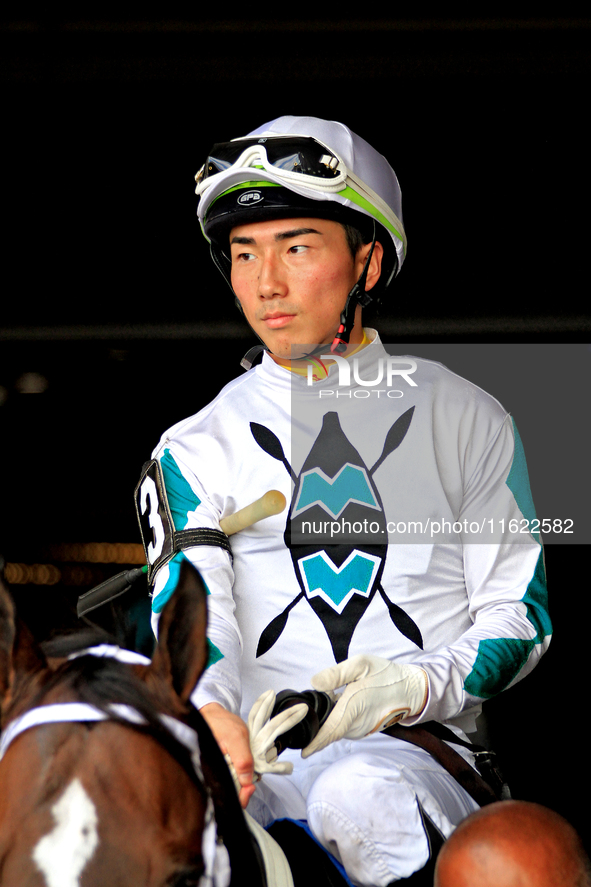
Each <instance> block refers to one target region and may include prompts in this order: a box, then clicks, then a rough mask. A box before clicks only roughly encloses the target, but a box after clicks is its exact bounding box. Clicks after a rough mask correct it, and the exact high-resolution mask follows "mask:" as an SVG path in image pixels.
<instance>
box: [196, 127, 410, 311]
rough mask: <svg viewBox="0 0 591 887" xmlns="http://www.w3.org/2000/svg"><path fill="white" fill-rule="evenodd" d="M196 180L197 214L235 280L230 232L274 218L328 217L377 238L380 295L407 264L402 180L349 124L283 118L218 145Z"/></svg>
mask: <svg viewBox="0 0 591 887" xmlns="http://www.w3.org/2000/svg"><path fill="white" fill-rule="evenodd" d="M195 181H196V182H197V187H196V189H195V193H196V194H197V195H198V196H199V205H198V209H197V216H198V218H199V222H200V224H201V228H202V231H203V233H204V235H205V237H206V239H207V240H208V241H209V243H210V247H211V252H212V256H213V258H214V261H215V262H216V264H217V266H218V267H219V269H220V270H221V271H222V273H223V274H224V276H225V277H226V280H228V282H230V276H229V275H230V256H229V252H230V250H229V237H228V235H229V233H230V230H231V229H232V228H233V227H235V226H237V225H241V224H246V223H249V222H254V221H264V220H268V219H273V218H276V219H279V218H290V217H291V218H296V217H301V216H306V217H312V218H329V219H333V220H335V221H340V222H342V223H343V224H349V225H352V226H354V227H356V228H358V229H359V230H360V231H361V232H362V234H363V236H364V238H365V241H366V242H368V241H370V240H372V238H373V237H374V236H375V237H377V239H378V240H379V241H380V242H381V243H382V246H383V247H384V260H383V263H382V267H383V271H382V277H381V280H380V286H379V289H380V290H381V289H384V288H385V287H387V286H388V284H389V283H390V282H391V281H392V279H393V278H394V277H395V275H396V274H397V273H398V272H399V270H400V268H401V266H402V263H403V261H404V258H405V255H406V235H405V233H404V226H403V224H402V209H401V193H400V186H399V184H398V179H397V178H396V174H395V172H394V170H393V169H392V167H391V166H390V164H389V163H388V161H387V160H386V158H385V157H383V156H382V154H380V153H378V152H377V151H376V150H375V149H374V148H372V147H371V145H370V144H368V142H366V141H365V140H364V139H362V138H360V137H359V136H358V135H356V134H355V133H354V132H351V130H350V129H349V128H348V127H346V126H344V125H343V124H342V123H338V122H336V121H333V120H321V119H319V118H318V117H279V118H277V120H272V121H271V122H270V123H265V124H263V125H262V126H260V127H258V128H257V129H255V130H253V131H252V132H250V133H249V134H248V135H247V136H244V137H242V138H238V139H233V140H232V141H230V142H224V143H219V144H216V145H214V146H213V148H212V149H211V151H210V154H209V156H208V158H207V160H206V162H205V164H204V165H203V166H202V167H201V169H200V170H199V172H198V173H197V175H196V176H195ZM374 289H376V294H377V289H378V288H374ZM367 295H368V298H367V300H366V301H367V302H368V301H370V298H369V296H370V294H367Z"/></svg>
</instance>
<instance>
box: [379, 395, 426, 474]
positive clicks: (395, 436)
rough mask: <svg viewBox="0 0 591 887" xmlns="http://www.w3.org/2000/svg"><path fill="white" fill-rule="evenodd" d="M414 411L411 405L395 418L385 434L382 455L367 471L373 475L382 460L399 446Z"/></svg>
mask: <svg viewBox="0 0 591 887" xmlns="http://www.w3.org/2000/svg"><path fill="white" fill-rule="evenodd" d="M414 411H415V408H414V407H411V408H410V410H407V411H406V413H403V414H402V416H400V417H399V418H398V419H396V421H395V422H394V424H393V425H392V427H391V428H390V430H389V432H388V433H387V435H386V440H385V441H384V449H383V450H382V455H381V456H380V458H379V459H378V461H377V462H376V464H375V465H374V467H373V468H372V469H371V470H370V472H369V473H370V474H371V475H373V474H374V473H375V472H376V471H377V470H378V468H379V467H380V465H381V464H382V462H383V461H384V460H385V459H387V458H388V456H389V455H390V453H393V452H394V450H396V449H397V448H398V447H399V446H400V444H401V443H402V441H403V440H404V438H405V436H406V432H407V431H408V429H409V426H410V423H411V421H412V417H413V413H414Z"/></svg>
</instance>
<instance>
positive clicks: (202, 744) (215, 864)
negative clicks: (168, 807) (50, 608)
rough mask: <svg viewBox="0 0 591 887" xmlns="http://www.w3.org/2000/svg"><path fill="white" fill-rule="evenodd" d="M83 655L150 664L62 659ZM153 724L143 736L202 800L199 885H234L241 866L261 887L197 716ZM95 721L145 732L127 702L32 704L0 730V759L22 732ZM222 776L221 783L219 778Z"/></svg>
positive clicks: (115, 654)
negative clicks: (193, 786)
mask: <svg viewBox="0 0 591 887" xmlns="http://www.w3.org/2000/svg"><path fill="white" fill-rule="evenodd" d="M85 655H91V656H99V657H103V656H106V657H109V658H113V659H117V660H119V661H122V662H125V663H127V664H141V665H149V664H150V661H151V660H150V659H147V658H146V657H145V656H142V655H141V654H139V653H134V652H132V651H129V650H124V649H121V648H119V647H117V646H115V645H110V644H101V645H99V646H96V647H89V648H86V649H83V650H79V651H76V652H75V653H73V654H71V655H70V656H69V657H68V658H69V659H74V658H78V657H80V656H85ZM158 720H159V722H160V723H161V725H162V726H163V728H164V730H163V731H162V735H159V734H157V733H156V731H155V730H151V731H150V730H149V729H148V731H147V732H149V733H150V735H152V736H153V737H154V738H155V739H156V740H159V741H160V743H161V744H162V745H164V747H165V748H166V750H167V751H168V752H169V753H170V754H171V755H172V756H173V758H174V759H175V760H176V761H177V763H179V764H180V765H181V766H182V767H183V769H184V770H185V771H186V772H187V773H188V775H189V776H190V777H191V778H192V779H193V781H194V782H195V784H196V785H197V786H198V788H199V789H200V791H201V792H202V794H203V796H204V798H205V799H206V810H205V827H204V830H203V835H202V855H203V862H204V866H205V872H204V881H203V883H204V884H207V885H212V887H228V885H230V884H232V885H235V884H236V883H237V882H236V880H235V879H232V872H233V871H234V872H235V873H238V872H240V870H241V867H242V865H243V864H244V863H245V862H246V863H247V865H246V868H245V869H243V870H245V871H249V870H250V873H251V874H252V875H253V876H254V885H255V887H264V876H261V878H262V879H261V882H260V884H257V880H256V872H257V870H258V866H259V860H258V859H257V858H256V853H255V851H254V848H253V842H252V839H251V838H250V835H249V833H248V830H247V828H246V825H245V824H244V820H243V817H242V812H241V808H240V804H239V802H238V799H237V797H236V791H235V788H234V785H233V783H232V779H231V776H230V774H229V772H228V770H227V765H226V763H225V761H224V759H223V756H222V754H221V752H220V750H219V748H218V746H217V744H216V742H215V740H214V739H213V736H212V735H211V732H210V731H209V729H208V728H207V725H206V723H205V721H204V720H203V718H202V716H201V715H200V714H199V712H198V711H197V710H196V709H195V708H191V709H190V710H189V713H188V716H187V718H186V721H182V720H179V719H178V718H175V717H172V716H171V715H167V714H159V715H158ZM101 721H116V722H118V723H123V724H126V725H128V726H129V727H132V728H135V729H143V730H145V729H146V728H149V725H148V722H147V720H146V719H145V717H144V716H143V715H142V714H141V713H140V712H139V711H137V710H136V709H135V708H133V706H131V705H127V704H122V703H110V704H109V705H107V706H105V708H104V709H103V708H99V707H98V706H95V705H92V704H90V703H87V702H62V703H54V704H47V705H38V706H36V707H35V708H31V709H29V710H27V711H26V712H24V713H23V714H22V715H20V716H18V717H17V718H15V719H14V720H12V721H10V722H9V724H8V725H7V727H6V729H5V730H4V731H3V732H2V734H1V736H0V760H2V758H3V757H4V755H5V754H6V752H7V750H8V748H9V747H10V746H11V745H12V743H13V742H14V741H15V739H16V738H17V737H18V736H20V735H21V734H22V733H24V732H25V731H27V730H30V729H33V728H35V727H38V726H42V725H47V724H58V723H96V722H101ZM164 737H168V738H169V739H170V740H171V741H170V742H169V741H167V742H166V743H164V742H163V741H162V740H163V738H164ZM216 752H217V754H216ZM188 760H189V761H190V764H189V763H188ZM226 774H227V778H228V779H227V780H226V779H225V778H224V777H225V775H226ZM228 780H229V784H228ZM225 808H228V809H225ZM249 849H250V854H251V856H252V857H253V860H252V866H249V865H248V862H247V860H246V859H245V858H244V857H245V854H247V853H248V850H249ZM250 880H252V878H249V882H250Z"/></svg>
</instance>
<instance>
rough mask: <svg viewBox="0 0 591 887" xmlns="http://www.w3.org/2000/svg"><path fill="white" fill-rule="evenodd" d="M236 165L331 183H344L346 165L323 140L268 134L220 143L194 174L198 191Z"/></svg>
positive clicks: (295, 178)
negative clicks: (214, 177)
mask: <svg viewBox="0 0 591 887" xmlns="http://www.w3.org/2000/svg"><path fill="white" fill-rule="evenodd" d="M232 167H235V168H247V167H259V168H262V169H266V170H268V171H269V172H273V171H275V172H280V173H281V175H282V177H283V176H284V177H286V178H294V180H296V181H301V182H302V183H303V182H304V181H307V182H314V181H315V180H318V179H323V180H325V182H326V183H328V182H330V184H331V185H341V184H342V185H343V186H344V183H345V180H346V177H347V167H346V166H345V164H344V162H343V161H342V159H341V158H340V157H339V156H338V154H335V152H334V151H332V150H331V149H330V148H328V147H327V146H326V145H323V144H322V142H319V141H317V140H316V139H313V138H310V137H308V136H275V137H274V136H267V137H257V138H243V139H234V140H233V141H231V142H219V143H218V144H216V145H214V146H213V148H212V149H211V151H210V153H209V155H208V157H207V160H206V161H205V163H204V164H203V166H202V167H201V169H200V170H199V172H198V173H197V175H196V176H195V182H196V183H197V187H196V188H195V193H196V194H202V193H203V191H205V190H206V189H207V188H208V187H209V185H210V184H212V182H211V181H210V180H211V178H212V177H213V176H216V175H218V173H222V172H226V171H227V170H229V169H231V168H232Z"/></svg>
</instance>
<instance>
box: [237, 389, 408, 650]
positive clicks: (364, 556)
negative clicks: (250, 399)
mask: <svg viewBox="0 0 591 887" xmlns="http://www.w3.org/2000/svg"><path fill="white" fill-rule="evenodd" d="M413 412H414V407H412V408H411V409H409V410H407V411H406V412H405V413H404V414H403V415H402V416H400V417H399V418H398V419H397V420H396V422H395V423H394V424H393V425H392V427H391V428H390V430H389V431H388V434H387V435H386V440H385V442H384V447H383V450H382V454H381V456H380V458H379V459H378V461H377V462H376V463H375V465H374V466H373V468H372V469H371V471H370V470H368V469H367V467H366V466H365V463H364V461H363V459H362V458H361V456H360V454H359V453H358V451H357V450H356V449H355V447H354V446H353V445H352V444H351V442H350V441H349V440H348V439H347V437H346V436H345V434H344V433H343V430H342V428H341V425H340V421H339V417H338V414H337V413H336V412H329V413H326V415H325V416H324V419H323V423H322V428H321V430H320V432H319V434H318V437H317V438H316V441H315V442H314V444H313V446H312V449H311V450H310V452H309V454H308V456H307V458H306V460H305V462H304V465H303V466H302V470H301V472H300V475H299V477H298V476H296V474H295V472H294V471H293V469H292V468H291V465H290V464H289V462H288V461H287V459H286V457H285V454H284V451H283V447H282V445H281V442H280V441H279V439H278V437H277V436H276V435H275V434H274V433H273V432H272V431H271V430H270V429H269V428H267V427H265V426H264V425H259V424H258V423H256V422H251V423H250V427H251V431H252V434H253V437H254V439H255V441H256V442H257V444H258V445H259V446H260V447H261V449H262V450H264V452H266V453H267V454H268V455H270V456H272V458H274V459H277V460H278V461H280V462H281V463H282V464H283V465H284V466H285V468H286V470H287V471H288V473H289V475H290V477H291V478H292V480H293V481H294V485H295V486H294V492H293V496H292V501H291V505H290V510H289V514H288V517H287V522H286V528H285V533H284V539H285V544H286V547H287V548H288V549H289V551H290V553H291V557H292V562H293V567H294V572H295V574H296V578H297V580H298V583H299V585H300V588H301V592H300V593H299V594H298V595H296V597H295V598H294V600H293V601H292V602H291V603H290V604H289V605H288V606H287V607H286V608H285V609H284V610H283V611H282V613H280V614H279V615H278V616H276V617H275V618H274V619H273V620H272V621H271V622H270V623H269V624H268V625H267V627H266V628H265V629H264V630H263V632H262V633H261V636H260V638H259V643H258V647H257V656H261V655H263V654H264V653H266V652H267V651H268V650H270V649H271V647H272V646H273V645H274V644H275V643H276V641H277V640H278V638H279V637H280V636H281V634H282V632H283V630H284V628H285V625H286V623H287V620H288V618H289V613H290V612H291V610H292V608H293V607H294V606H295V605H296V604H297V603H298V602H299V601H300V600H301V599H302V597H304V596H305V597H306V600H307V601H308V603H309V604H310V606H311V607H312V609H313V610H314V612H315V613H316V615H317V616H318V618H319V619H320V621H321V622H322V625H323V626H324V629H325V631H326V633H327V636H328V639H329V641H330V643H331V646H332V650H333V654H334V657H335V661H337V662H340V661H342V660H343V659H346V658H347V656H348V651H349V645H350V642H351V638H352V636H353V632H354V631H355V628H356V626H357V624H358V622H359V620H360V619H361V618H362V616H363V614H364V613H365V611H366V609H367V607H368V606H369V603H370V602H371V601H372V600H373V597H374V596H375V593H376V591H377V590H379V592H380V596H381V597H382V599H383V601H384V603H385V604H386V607H387V609H388V613H389V615H390V619H391V620H392V623H393V624H394V626H395V627H396V628H397V630H398V631H400V633H401V634H403V635H404V636H405V637H407V638H408V639H409V640H411V641H412V642H413V643H414V644H416V645H417V646H418V647H420V648H421V649H422V646H423V640H422V636H421V632H420V630H419V628H418V626H417V625H416V623H415V622H414V621H413V620H412V619H411V617H410V616H409V615H408V614H407V613H405V611H404V610H403V609H402V608H401V607H399V606H398V605H396V604H394V603H393V602H392V601H390V600H389V598H388V596H387V595H386V593H385V591H384V589H383V587H382V584H381V578H382V574H383V570H384V565H385V559H386V554H387V551H388V545H387V542H385V541H384V539H387V526H386V517H385V514H384V509H383V505H382V501H381V498H380V494H379V491H378V489H377V487H376V485H375V482H374V481H373V477H372V475H373V473H374V472H375V471H376V470H377V469H378V468H379V466H380V465H381V464H382V463H383V462H384V460H385V459H386V458H387V457H388V456H389V455H390V454H391V453H392V452H394V450H395V449H397V448H398V447H399V446H400V444H401V443H402V441H403V440H404V437H405V436H406V433H407V431H408V428H409V426H410V423H411V420H412V416H413ZM306 484H307V486H306ZM311 488H312V490H311ZM353 490H354V495H353V498H351V491H353ZM347 491H349V493H347ZM302 502H303V504H302ZM298 503H299V505H298ZM335 509H338V516H339V517H340V518H341V519H342V521H343V523H342V526H343V527H344V526H345V525H348V526H363V525H364V524H365V525H367V523H368V520H369V521H370V522H371V524H372V526H373V527H376V526H377V530H375V531H374V532H372V533H369V534H368V532H367V531H362V532H359V533H357V532H354V533H352V534H351V533H345V534H344V535H343V534H342V535H341V536H340V537H338V538H337V539H335V542H334V543H330V544H322V543H319V542H317V541H314V539H313V538H311V534H310V533H309V532H308V533H307V534H306V533H305V532H304V531H303V525H304V524H308V525H313V524H314V522H316V523H325V522H326V519H327V518H328V517H333V518H335V517H337V511H335ZM302 515H304V517H305V520H304V521H303V520H302Z"/></svg>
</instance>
